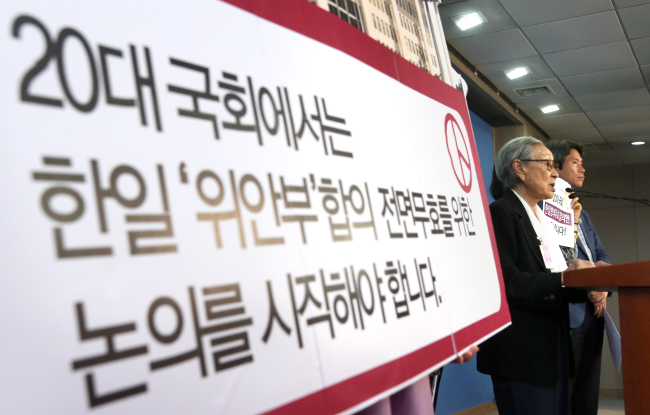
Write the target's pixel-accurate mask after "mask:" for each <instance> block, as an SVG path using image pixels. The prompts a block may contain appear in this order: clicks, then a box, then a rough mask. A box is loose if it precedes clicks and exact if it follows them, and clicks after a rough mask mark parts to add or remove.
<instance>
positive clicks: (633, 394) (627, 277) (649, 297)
mask: <svg viewBox="0 0 650 415" xmlns="http://www.w3.org/2000/svg"><path fill="white" fill-rule="evenodd" d="M564 285H565V286H566V287H581V288H587V289H590V290H593V291H617V292H618V303H619V312H620V317H621V327H620V333H621V349H622V353H623V388H624V391H625V414H626V415H648V414H650V392H649V391H648V387H649V386H650V261H642V262H633V263H629V264H621V265H611V266H608V267H596V268H590V269H583V270H577V271H565V273H564Z"/></svg>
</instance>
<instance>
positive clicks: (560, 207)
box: [542, 177, 575, 248]
mask: <svg viewBox="0 0 650 415" xmlns="http://www.w3.org/2000/svg"><path fill="white" fill-rule="evenodd" d="M570 187H571V185H570V184H569V183H567V182H566V181H565V180H563V179H560V178H559V177H558V178H557V179H556V180H555V193H554V194H553V198H552V199H548V200H545V201H544V202H543V203H542V211H543V212H544V215H546V217H547V218H549V219H550V220H551V224H552V225H553V229H555V232H556V233H557V238H558V243H559V244H560V245H562V246H566V247H568V248H573V247H574V246H575V238H574V236H573V226H574V222H575V220H574V218H573V216H574V215H573V208H572V207H571V199H569V193H567V191H566V189H568V188H570Z"/></svg>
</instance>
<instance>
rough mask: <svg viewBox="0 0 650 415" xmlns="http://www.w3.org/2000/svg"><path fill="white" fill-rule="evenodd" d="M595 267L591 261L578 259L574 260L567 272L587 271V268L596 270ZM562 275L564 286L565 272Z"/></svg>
mask: <svg viewBox="0 0 650 415" xmlns="http://www.w3.org/2000/svg"><path fill="white" fill-rule="evenodd" d="M594 267H595V265H594V263H593V262H591V261H585V260H584V259H580V258H576V259H575V260H573V262H572V263H571V265H569V268H567V269H566V270H567V271H575V270H577V269H586V268H594ZM561 275H562V277H561V278H562V285H564V272H563V273H562V274H561Z"/></svg>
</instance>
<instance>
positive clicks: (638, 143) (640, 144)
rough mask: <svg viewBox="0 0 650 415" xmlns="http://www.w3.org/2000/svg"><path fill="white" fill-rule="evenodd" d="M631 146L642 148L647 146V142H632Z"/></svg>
mask: <svg viewBox="0 0 650 415" xmlns="http://www.w3.org/2000/svg"><path fill="white" fill-rule="evenodd" d="M630 144H632V145H633V146H642V145H644V144H645V141H632V142H631V143H630Z"/></svg>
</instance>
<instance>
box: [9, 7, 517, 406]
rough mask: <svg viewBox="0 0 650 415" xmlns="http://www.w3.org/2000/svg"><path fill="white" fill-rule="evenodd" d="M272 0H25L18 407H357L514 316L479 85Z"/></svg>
mask: <svg viewBox="0 0 650 415" xmlns="http://www.w3.org/2000/svg"><path fill="white" fill-rule="evenodd" d="M233 3H242V4H241V5H240V6H241V7H243V8H246V7H248V6H250V4H252V3H251V2H243V1H242V2H233ZM254 3H255V4H256V7H257V11H256V13H257V14H258V15H255V14H253V13H251V12H250V10H249V11H246V10H244V9H241V8H238V7H236V6H235V5H231V4H227V3H222V2H218V1H213V0H200V1H194V2H181V1H173V0H168V1H164V2H156V3H151V2H141V1H135V2H134V1H111V2H87V1H70V2H66V3H65V5H62V4H60V3H56V2H51V1H4V2H2V4H1V5H0V16H1V19H2V20H1V21H0V24H1V25H2V27H3V28H4V29H3V31H2V33H4V35H2V36H0V54H1V56H2V59H1V60H2V62H3V64H2V66H1V69H0V74H1V76H0V92H1V94H0V110H1V111H2V114H3V122H2V123H1V124H0V136H1V137H2V151H1V152H0V191H1V192H2V195H4V196H3V198H2V201H0V209H1V211H2V215H1V219H0V234H1V235H2V238H1V239H0V269H2V279H1V282H0V288H1V292H2V294H1V295H2V301H0V313H1V314H2V316H3V319H2V322H1V323H0V327H2V332H3V333H4V336H3V341H2V346H0V347H1V349H0V350H1V351H2V357H1V358H0V370H1V371H2V373H3V381H2V387H1V388H0V397H1V399H2V406H3V408H4V410H5V411H6V412H7V413H21V414H41V413H71V414H72V413H74V414H80V413H102V414H124V413H165V414H181V413H182V414H186V413H193V414H208V413H210V414H214V413H219V414H226V413H228V414H254V413H262V412H268V411H275V412H277V413H314V414H315V413H337V412H350V411H353V410H354V409H358V408H360V407H362V406H364V405H367V404H368V403H369V402H371V401H373V400H376V399H378V398H379V397H381V396H385V395H387V394H389V393H391V392H392V391H394V390H397V389H399V388H400V387H402V386H403V385H405V384H408V383H409V382H411V381H413V380H414V379H416V378H417V377H418V376H421V375H422V374H423V373H426V372H427V371H428V370H431V368H433V367H436V366H439V365H441V364H443V363H444V362H446V361H449V360H450V359H453V358H454V355H455V354H456V353H457V352H461V351H462V349H464V348H466V347H469V345H471V344H473V343H476V342H477V341H479V340H480V339H481V338H484V337H486V336H489V335H490V334H491V333H494V332H495V331H497V330H499V329H501V328H502V327H503V326H504V325H507V324H508V322H509V316H508V313H507V306H505V299H504V296H503V287H502V284H501V282H500V277H499V275H498V272H499V271H498V268H497V265H496V263H495V258H496V255H495V252H494V248H493V244H492V242H491V237H490V235H491V228H490V225H489V223H488V221H487V219H486V206H485V204H486V199H485V191H484V189H482V181H481V179H480V170H479V165H478V159H477V156H476V149H475V145H474V142H473V138H472V135H471V129H470V125H469V123H468V122H469V118H468V116H467V110H466V107H464V101H463V100H462V93H461V92H458V91H455V90H453V89H451V88H449V87H448V86H446V85H444V84H442V82H439V81H437V80H435V79H433V78H432V77H431V76H429V75H428V74H425V73H423V72H422V70H421V69H419V68H416V67H415V66H412V65H411V64H409V63H408V62H406V61H403V60H402V59H401V58H399V57H397V56H394V57H392V55H387V53H388V52H390V51H388V50H387V49H386V51H384V49H385V48H383V47H382V46H381V45H379V44H378V43H376V42H374V41H372V40H370V39H369V38H367V37H366V36H365V35H364V34H363V33H361V32H359V31H356V29H354V28H352V27H351V26H349V25H347V24H345V22H343V21H341V20H338V18H336V17H335V16H333V15H331V14H329V13H327V12H325V11H322V10H320V9H317V8H316V7H315V6H313V5H311V4H309V3H308V2H306V1H303V0H292V1H287V2H286V3H285V2H282V3H277V2H268V1H258V2H254ZM284 12H286V13H285V14H283V13H284ZM292 17H293V18H295V19H293V20H292V19H291V18H292ZM274 19H275V20H274ZM282 19H285V20H287V22H284V23H283V21H281V20H282ZM305 22H311V24H310V25H307V26H309V28H305V27H303V26H305ZM292 24H293V25H295V27H291V25H292ZM314 27H315V28H314ZM348 27H349V28H348ZM300 28H302V29H300ZM319 28H320V29H319ZM300 30H303V31H309V30H311V31H315V32H314V34H312V35H309V36H306V35H305V34H299V33H297V31H300ZM319 30H320V32H319ZM328 30H332V31H334V32H335V31H336V30H340V31H347V30H351V31H352V30H353V31H356V32H354V33H353V35H354V36H352V37H347V38H346V39H349V41H350V42H353V43H354V42H356V43H355V45H356V46H355V48H357V49H355V50H356V51H357V52H358V51H359V50H360V51H362V52H358V53H357V52H354V50H352V51H350V50H348V51H347V53H344V52H343V51H341V50H338V49H337V48H334V47H332V46H329V45H327V44H325V43H323V42H324V40H323V39H327V36H330V34H329V31H328ZM335 33H336V32H335ZM344 33H347V32H344ZM364 42H366V43H364ZM371 52H372V53H371ZM364 53H365V54H367V55H368V57H367V60H364V59H366V58H364V57H363V56H365V55H364ZM373 53H374V55H373ZM362 55H363V56H362ZM384 55H385V56H389V57H390V59H395V61H396V62H398V64H396V65H393V63H392V61H391V63H390V65H387V66H388V67H393V68H395V67H400V68H402V67H403V68H404V69H402V70H401V72H400V77H402V78H404V77H405V76H407V75H408V76H411V78H409V79H411V80H413V79H420V78H418V77H424V78H422V79H425V80H426V82H427V83H425V84H424V86H422V88H421V89H420V90H417V88H416V89H413V86H412V85H411V87H407V86H405V83H407V80H405V79H407V78H404V79H402V81H401V82H400V81H398V80H397V79H396V78H395V75H394V74H390V73H386V72H384V71H382V70H381V68H379V69H378V68H377V65H376V64H375V63H373V62H375V60H376V59H375V60H373V59H374V58H372V56H384ZM432 96H439V97H440V98H439V100H438V101H436V100H434V99H432ZM453 336H456V337H453Z"/></svg>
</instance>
